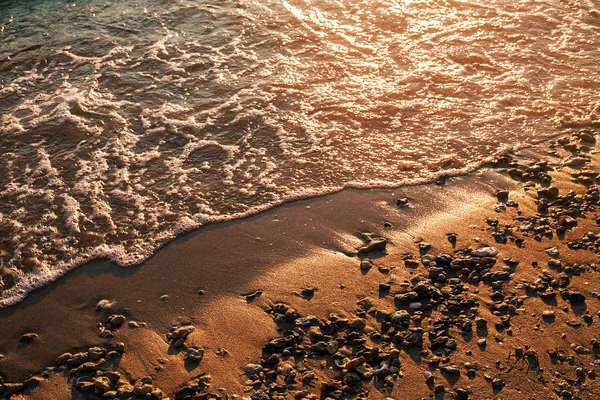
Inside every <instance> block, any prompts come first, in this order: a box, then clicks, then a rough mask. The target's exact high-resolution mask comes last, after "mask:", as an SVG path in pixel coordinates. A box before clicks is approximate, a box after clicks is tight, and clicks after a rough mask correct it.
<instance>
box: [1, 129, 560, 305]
mask: <svg viewBox="0 0 600 400" xmlns="http://www.w3.org/2000/svg"><path fill="white" fill-rule="evenodd" d="M566 135H567V134H566V133H564V132H559V133H556V134H554V135H550V136H549V137H548V140H552V139H556V138H560V137H565V136H566ZM543 142H544V140H540V141H539V142H535V141H534V142H532V143H529V144H526V145H525V144H524V145H522V146H521V147H517V148H515V147H513V146H505V147H504V148H503V149H501V150H499V151H498V152H497V153H496V154H494V155H492V156H489V157H487V158H485V159H483V160H480V161H478V162H476V163H470V164H467V165H466V166H463V167H461V168H457V169H452V170H445V169H444V168H443V167H441V166H440V169H439V170H438V171H435V172H432V173H431V176H430V177H428V178H418V179H410V178H405V179H404V180H402V181H401V182H386V181H372V182H368V183H362V184H361V183H356V182H350V183H347V184H345V185H344V186H343V187H339V188H338V187H336V188H323V189H321V190H320V191H319V190H317V191H314V193H313V192H309V193H307V192H304V193H302V194H296V195H290V196H287V197H284V198H283V199H280V200H278V201H275V202H273V203H269V204H266V205H263V206H260V207H252V208H250V209H249V210H248V211H246V212H243V213H237V214H233V215H227V216H223V217H218V218H216V217H213V218H204V217H203V218H202V219H201V220H189V221H186V222H185V223H186V224H187V225H181V226H179V227H177V228H176V229H175V230H174V231H165V232H162V233H161V234H160V235H159V237H160V238H161V239H159V240H158V242H157V243H155V244H154V247H152V246H150V247H149V249H148V250H147V251H146V253H148V254H147V255H144V256H140V257H136V258H135V259H133V260H131V259H130V257H128V255H127V254H118V253H119V252H121V251H122V250H121V249H119V248H114V247H108V248H105V247H104V245H101V246H98V247H97V248H94V249H91V250H90V251H89V254H88V255H85V256H81V257H78V258H77V259H75V260H74V261H72V262H71V263H70V264H68V265H67V266H66V267H64V268H63V269H60V268H59V269H56V270H49V271H47V272H45V277H44V278H41V277H40V276H38V275H35V276H27V277H26V279H24V280H23V279H20V280H18V281H17V283H16V285H14V286H13V287H11V288H10V289H8V290H6V291H4V292H3V293H2V296H1V297H0V309H3V308H9V307H13V306H17V305H19V304H20V303H21V302H22V301H24V300H25V299H26V298H27V296H29V295H30V294H31V293H33V292H35V291H38V290H43V289H45V288H46V287H48V286H50V285H53V284H55V283H56V282H57V281H58V280H60V279H62V278H63V277H64V276H66V275H68V274H69V273H71V272H72V271H74V270H76V269H78V268H81V267H85V266H86V265H89V264H93V263H97V262H101V263H103V262H108V263H113V264H116V265H118V266H120V267H122V268H137V267H139V266H141V265H143V264H144V263H146V262H147V261H148V260H150V259H151V258H152V257H153V256H154V255H155V254H156V253H158V252H159V251H161V249H162V248H164V247H165V246H168V245H169V244H170V243H172V242H173V241H176V240H178V239H180V238H182V237H185V236H187V235H190V234H195V233H196V232H198V231H201V230H203V229H206V228H207V227H209V226H212V225H218V224H224V223H230V222H235V221H239V220H244V219H247V218H252V217H255V216H259V215H261V214H262V213H265V212H268V211H270V210H274V209H278V208H280V207H285V206H288V205H290V204H294V203H296V202H301V201H307V200H313V199H319V198H326V197H329V196H332V195H335V194H337V193H340V192H343V191H345V190H366V191H372V190H375V191H379V190H388V191H389V190H392V191H394V190H402V189H403V188H411V187H418V186H425V185H429V184H444V183H445V181H446V180H448V179H452V178H458V177H464V176H468V175H471V174H475V173H477V172H478V171H480V170H485V169H486V168H489V164H490V163H491V162H492V161H493V160H494V159H496V158H498V157H502V156H504V155H506V154H509V153H511V152H514V151H521V150H531V149H535V148H539V147H540V146H541V144H542V143H543ZM450 164H452V163H450ZM182 224H183V222H182ZM128 259H129V261H127V260H128ZM137 259H142V261H137ZM15 292H16V293H15ZM6 293H8V296H6Z"/></svg>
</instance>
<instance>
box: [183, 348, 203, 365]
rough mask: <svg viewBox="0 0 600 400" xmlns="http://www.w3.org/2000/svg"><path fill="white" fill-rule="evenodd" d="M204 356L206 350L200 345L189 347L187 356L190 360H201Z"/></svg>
mask: <svg viewBox="0 0 600 400" xmlns="http://www.w3.org/2000/svg"><path fill="white" fill-rule="evenodd" d="M203 357H204V350H203V349H201V348H199V347H195V346H192V347H189V348H188V349H187V353H186V358H187V359H188V360H190V361H194V362H200V361H202V358H203Z"/></svg>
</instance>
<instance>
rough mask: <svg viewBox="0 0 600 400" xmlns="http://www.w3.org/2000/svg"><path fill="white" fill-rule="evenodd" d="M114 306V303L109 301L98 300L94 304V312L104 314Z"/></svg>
mask: <svg viewBox="0 0 600 400" xmlns="http://www.w3.org/2000/svg"><path fill="white" fill-rule="evenodd" d="M114 305H115V301H110V300H106V299H104V300H100V301H99V302H98V304H96V312H105V311H108V310H110V309H111V308H112V307H113V306H114Z"/></svg>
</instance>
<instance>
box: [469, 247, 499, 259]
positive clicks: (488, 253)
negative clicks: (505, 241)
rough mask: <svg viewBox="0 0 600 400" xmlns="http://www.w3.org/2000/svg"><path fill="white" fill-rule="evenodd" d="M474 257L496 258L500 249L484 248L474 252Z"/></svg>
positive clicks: (472, 253)
mask: <svg viewBox="0 0 600 400" xmlns="http://www.w3.org/2000/svg"><path fill="white" fill-rule="evenodd" d="M471 255H472V256H473V257H492V258H493V257H496V256H497V255H498V249H496V248H495V247H482V248H481V249H477V250H473V251H472V252H471Z"/></svg>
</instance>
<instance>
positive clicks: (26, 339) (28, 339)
mask: <svg viewBox="0 0 600 400" xmlns="http://www.w3.org/2000/svg"><path fill="white" fill-rule="evenodd" d="M37 338H38V335H37V334H36V333H26V334H24V335H23V336H21V338H19V342H21V343H24V344H29V343H33V341H34V340H36V339H37Z"/></svg>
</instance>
